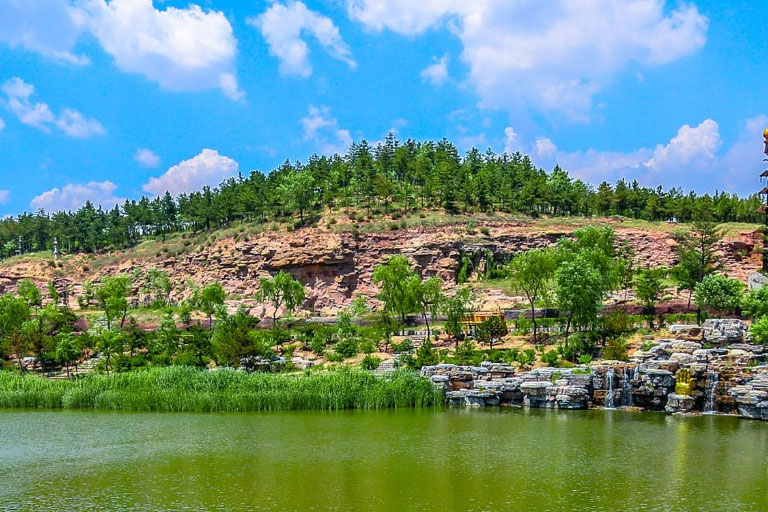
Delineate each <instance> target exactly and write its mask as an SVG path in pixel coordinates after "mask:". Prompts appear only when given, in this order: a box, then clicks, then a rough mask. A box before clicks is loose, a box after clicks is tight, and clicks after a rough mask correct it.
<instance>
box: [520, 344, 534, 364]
mask: <svg viewBox="0 0 768 512" xmlns="http://www.w3.org/2000/svg"><path fill="white" fill-rule="evenodd" d="M534 361H536V351H535V350H534V349H532V348H527V349H525V350H524V351H523V352H520V353H519V354H518V356H517V362H518V363H520V364H521V365H523V366H531V365H532V364H533V363H534Z"/></svg>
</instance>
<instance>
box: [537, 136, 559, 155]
mask: <svg viewBox="0 0 768 512" xmlns="http://www.w3.org/2000/svg"><path fill="white" fill-rule="evenodd" d="M535 147H536V153H535V154H536V156H538V157H541V158H549V157H551V156H553V155H554V154H555V153H556V152H557V146H555V143H554V142H552V140H550V139H548V138H547V137H537V138H536V146H535Z"/></svg>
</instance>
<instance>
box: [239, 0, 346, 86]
mask: <svg viewBox="0 0 768 512" xmlns="http://www.w3.org/2000/svg"><path fill="white" fill-rule="evenodd" d="M248 23H250V24H251V25H253V26H254V27H256V28H257V29H259V30H260V31H261V35H262V36H263V37H264V39H265V40H266V42H267V44H268V45H269V53H270V54H271V55H274V56H275V57H277V58H278V59H279V60H280V72H281V73H283V74H285V75H299V76H302V77H308V76H310V75H311V74H312V64H310V62H309V47H308V46H307V43H306V42H305V41H304V39H302V36H303V35H305V34H308V35H311V36H313V37H314V38H315V39H316V40H317V42H318V43H320V45H321V46H323V48H325V51H326V52H328V54H329V55H331V56H332V57H334V58H335V59H338V60H341V61H343V62H345V63H347V65H348V66H349V67H351V68H354V67H356V66H357V63H356V62H355V60H354V59H353V58H352V52H351V51H350V49H349V46H347V44H346V43H345V42H344V40H343V39H342V38H341V34H340V33H339V29H338V28H337V27H336V25H334V24H333V21H331V19H330V18H328V17H327V16H323V15H322V14H318V13H316V12H314V11H312V10H310V9H308V8H307V6H306V5H304V4H303V3H302V2H296V1H293V2H287V3H285V4H281V3H275V4H272V6H271V7H270V8H269V9H267V10H266V11H265V12H264V13H262V14H261V15H259V16H257V17H255V18H249V19H248Z"/></svg>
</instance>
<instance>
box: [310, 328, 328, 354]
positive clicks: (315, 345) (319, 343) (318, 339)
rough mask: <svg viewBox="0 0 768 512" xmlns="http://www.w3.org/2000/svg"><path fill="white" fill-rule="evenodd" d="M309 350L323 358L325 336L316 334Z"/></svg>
mask: <svg viewBox="0 0 768 512" xmlns="http://www.w3.org/2000/svg"><path fill="white" fill-rule="evenodd" d="M309 350H311V351H312V353H314V354H317V355H318V356H322V355H323V351H324V350H325V339H324V338H323V336H318V333H315V335H314V336H313V337H312V341H310V342H309Z"/></svg>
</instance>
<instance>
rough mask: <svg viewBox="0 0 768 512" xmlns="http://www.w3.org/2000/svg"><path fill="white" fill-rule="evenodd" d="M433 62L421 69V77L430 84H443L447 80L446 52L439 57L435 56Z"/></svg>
mask: <svg viewBox="0 0 768 512" xmlns="http://www.w3.org/2000/svg"><path fill="white" fill-rule="evenodd" d="M433 60H434V62H433V63H432V64H430V65H429V66H427V67H426V68H424V69H423V70H422V71H421V79H422V81H424V82H429V83H431V84H432V85H438V86H440V85H443V84H444V83H445V82H447V81H448V54H447V53H446V54H445V55H443V56H442V57H440V58H439V59H438V58H437V57H435V58H434V59H433Z"/></svg>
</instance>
